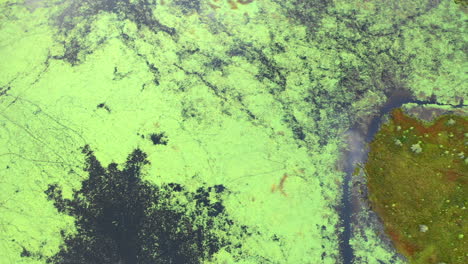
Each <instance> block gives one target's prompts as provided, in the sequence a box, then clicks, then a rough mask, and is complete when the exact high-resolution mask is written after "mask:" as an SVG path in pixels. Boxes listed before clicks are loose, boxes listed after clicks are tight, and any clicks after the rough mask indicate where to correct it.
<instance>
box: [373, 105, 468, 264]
mask: <svg viewBox="0 0 468 264" xmlns="http://www.w3.org/2000/svg"><path fill="white" fill-rule="evenodd" d="M411 127H413V129H411ZM398 128H400V129H398ZM405 131H408V132H406V133H405ZM467 131H468V118H467V117H461V116H456V115H444V116H440V117H439V118H437V119H436V120H434V121H433V122H432V123H431V124H425V123H423V122H421V121H419V120H417V119H415V118H412V117H410V116H407V115H405V114H404V113H403V111H402V110H401V109H397V110H394V112H393V113H392V118H391V120H390V121H389V123H387V124H385V125H383V126H382V128H381V130H380V131H379V133H378V134H377V135H376V137H375V139H374V141H373V142H371V144H370V153H369V159H368V162H367V164H366V166H365V168H366V172H367V177H368V184H369V192H370V196H369V198H370V201H371V204H372V207H373V209H374V210H375V211H376V212H377V213H378V214H379V216H380V217H381V219H382V220H383V222H384V226H385V231H386V233H387V234H388V235H389V236H390V237H391V238H392V240H393V242H394V244H395V246H396V248H397V249H398V250H399V251H400V252H401V253H402V254H403V255H405V256H406V257H407V259H408V260H409V262H410V263H434V264H435V263H441V262H442V263H454V264H455V263H460V264H462V263H467V261H468V256H467V255H466V252H468V242H467V241H466V239H465V236H464V234H466V233H467V232H468V226H467V225H466V224H464V223H465V222H466V218H467V216H468V213H467V211H466V203H467V199H466V197H467V196H466V193H467V189H468V187H467V181H468V164H467V163H466V162H464V155H460V153H466V151H467V146H466V144H464V141H465V134H466V132H467ZM396 140H398V142H401V145H402V146H398V145H397V144H395V141H396ZM421 146H423V148H422V151H421ZM440 146H443V147H442V148H441V147H440ZM452 154H453V155H452ZM460 234H461V236H460Z"/></svg>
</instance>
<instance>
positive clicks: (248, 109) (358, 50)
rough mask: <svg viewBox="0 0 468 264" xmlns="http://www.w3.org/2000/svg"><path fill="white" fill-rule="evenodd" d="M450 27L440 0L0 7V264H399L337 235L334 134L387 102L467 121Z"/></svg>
mask: <svg viewBox="0 0 468 264" xmlns="http://www.w3.org/2000/svg"><path fill="white" fill-rule="evenodd" d="M465 23H466V7H465V6H464V5H463V4H462V3H456V2H454V1H450V0H445V1H432V0H419V1H408V2H407V1H396V0H395V1H393V0H390V1H380V0H370V1H357V0H356V1H355V0H337V1H329V0H313V1H302V0H292V1H277V0H268V1H257V0H248V1H241V0H133V1H103V0H94V1H81V0H64V1H63V0H26V1H23V0H2V1H0V57H1V60H0V190H1V191H0V227H1V228H0V259H1V261H0V262H1V263H70V262H74V263H391V262H392V261H393V262H395V263H404V260H403V258H400V257H399V255H398V253H397V251H396V250H395V248H394V247H392V246H391V245H390V244H389V243H387V242H386V241H385V238H383V237H381V236H379V235H378V229H377V228H375V227H372V226H368V225H363V226H365V228H363V229H359V230H358V229H355V228H354V227H353V224H352V220H353V216H352V211H349V210H348V209H347V208H349V207H350V206H352V205H353V202H352V201H351V200H348V199H347V198H346V197H347V196H348V195H347V192H348V193H349V194H352V192H353V190H354V189H353V187H350V189H349V190H347V189H346V188H348V187H346V186H348V181H349V178H347V177H348V176H346V175H349V173H348V172H349V170H350V169H351V168H352V166H351V164H353V162H355V161H357V160H359V159H360V158H357V159H355V158H350V157H351V156H349V157H348V158H349V160H348V161H347V162H346V164H348V165H346V166H345V168H343V166H342V165H340V164H342V162H343V156H342V154H341V153H343V151H344V150H346V149H347V148H349V144H348V143H349V142H348V141H347V139H346V138H345V137H344V136H343V135H344V133H345V132H346V131H349V130H350V129H353V128H356V129H357V130H355V131H359V132H358V134H357V135H358V136H359V137H362V136H363V135H364V134H366V132H364V131H367V129H368V127H369V125H370V127H371V128H370V130H372V128H373V127H376V128H377V127H378V125H375V124H378V121H375V122H377V123H374V122H372V121H371V119H372V118H373V117H374V116H377V117H380V116H381V115H379V111H380V109H385V108H386V107H387V106H388V103H387V102H389V101H392V100H393V99H392V98H394V97H392V95H394V94H395V91H402V94H404V95H405V96H407V97H405V98H412V100H416V101H417V100H419V101H425V102H431V103H434V104H439V105H445V107H449V108H450V107H451V106H459V107H460V108H465V107H466V106H465V105H464V103H463V100H464V99H465V98H466V97H467V91H468V89H466V87H465V86H464V83H465V66H466V60H465V56H466V49H465V46H466V41H465V38H464V35H465V34H464V33H465V30H466V29H465V28H466V27H465ZM405 100H406V99H405ZM376 120H377V119H376ZM357 155H362V154H357ZM356 157H357V156H356ZM359 157H361V156H359ZM362 157H363V156H362ZM343 188H344V189H343ZM343 197H344V198H343ZM370 213H372V212H370ZM362 217H364V216H362Z"/></svg>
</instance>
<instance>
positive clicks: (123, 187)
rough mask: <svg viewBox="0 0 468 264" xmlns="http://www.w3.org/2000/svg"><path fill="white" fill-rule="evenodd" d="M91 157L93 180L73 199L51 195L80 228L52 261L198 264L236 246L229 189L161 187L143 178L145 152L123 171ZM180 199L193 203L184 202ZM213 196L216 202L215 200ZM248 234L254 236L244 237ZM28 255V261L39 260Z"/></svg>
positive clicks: (57, 192) (55, 191)
mask: <svg viewBox="0 0 468 264" xmlns="http://www.w3.org/2000/svg"><path fill="white" fill-rule="evenodd" d="M83 154H84V155H85V156H86V168H85V171H86V172H87V173H88V174H89V178H88V179H87V180H85V181H83V182H82V187H81V189H80V190H78V191H75V192H74V194H73V198H72V199H67V198H63V195H62V190H61V188H60V186H58V185H57V184H55V185H49V187H48V189H47V190H46V191H45V193H46V194H47V197H48V199H49V200H51V201H52V202H53V203H54V206H55V207H56V208H57V210H58V211H59V212H60V213H63V214H67V215H70V216H73V217H74V218H75V225H76V230H77V233H76V234H71V235H69V234H66V233H65V232H63V231H62V232H61V235H62V237H63V239H64V242H65V244H64V245H62V246H61V247H60V251H59V252H58V253H57V254H55V255H54V256H52V257H50V258H48V259H47V262H48V263H87V264H94V263H96V264H98V263H99V264H107V263H109V264H110V263H112V264H115V263H120V264H135V263H143V264H146V263H148V264H150V263H163V264H164V263H168V264H169V263H195V264H196V263H202V262H203V261H206V260H209V259H210V258H211V256H212V255H213V254H214V253H216V252H217V251H218V250H219V249H220V248H222V247H224V246H228V245H231V243H232V242H230V241H227V240H226V238H225V237H229V236H232V235H233V233H231V232H230V229H229V228H230V227H232V226H236V223H235V222H234V221H232V220H231V219H229V217H228V215H227V214H226V211H225V208H224V205H223V202H222V199H221V198H222V197H221V196H220V195H221V193H224V192H228V190H227V189H226V188H225V187H224V186H222V185H214V186H210V187H200V188H198V189H196V191H194V192H191V191H188V190H187V189H186V187H185V186H183V185H182V184H178V183H169V184H163V185H161V186H156V185H153V184H151V183H149V182H147V181H145V180H143V179H142V169H143V167H144V166H145V165H147V164H149V161H148V160H147V155H146V154H145V153H144V152H142V151H141V150H139V149H135V150H134V151H133V152H132V153H131V154H130V155H129V156H128V158H127V161H126V163H125V165H124V167H123V168H122V169H119V166H118V165H117V164H116V163H111V164H109V165H108V166H107V168H104V167H103V166H102V165H101V163H100V162H99V161H98V160H97V159H96V157H95V156H94V154H93V152H92V151H91V150H90V148H89V147H88V146H86V147H85V148H84V149H83ZM176 194H177V195H182V196H185V198H186V199H185V200H187V201H188V202H179V201H178V200H177V199H176V196H175V195H176ZM213 195H214V197H216V202H212V201H211V199H210V197H213ZM242 227H243V228H244V227H245V229H246V230H248V229H249V228H248V227H246V226H242ZM240 229H241V228H240V226H239V230H240ZM215 232H219V233H223V235H222V236H219V235H217V233H215ZM243 234H248V232H243V233H241V234H238V237H242V236H243ZM232 246H240V245H232ZM24 252H26V253H24V254H22V256H23V257H25V258H28V257H31V256H34V255H32V254H31V253H28V251H27V250H25V251H24Z"/></svg>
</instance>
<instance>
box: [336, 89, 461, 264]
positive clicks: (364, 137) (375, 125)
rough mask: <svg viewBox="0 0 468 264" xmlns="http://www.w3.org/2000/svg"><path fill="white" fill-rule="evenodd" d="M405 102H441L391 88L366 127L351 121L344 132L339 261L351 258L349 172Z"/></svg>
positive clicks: (350, 175) (365, 154)
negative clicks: (344, 147)
mask: <svg viewBox="0 0 468 264" xmlns="http://www.w3.org/2000/svg"><path fill="white" fill-rule="evenodd" d="M407 103H415V104H418V105H428V104H432V105H434V104H435V105H443V104H440V103H437V102H436V99H435V98H432V99H431V100H428V101H421V100H416V99H415V98H414V97H413V96H412V95H411V93H409V92H407V91H404V90H397V91H394V92H393V93H392V94H391V95H390V96H388V100H387V102H386V103H385V104H384V105H383V106H382V107H381V108H380V110H379V113H378V114H377V115H376V116H374V117H373V118H372V119H371V121H370V123H369V125H368V126H367V128H365V129H363V128H362V127H360V126H359V124H355V125H354V126H353V127H351V128H350V129H349V130H348V131H347V132H346V133H345V136H346V138H347V143H348V149H347V150H346V151H345V152H344V164H343V170H344V172H345V173H346V175H345V178H344V181H343V196H342V200H341V208H340V218H341V224H342V226H343V232H342V233H341V237H340V251H341V258H342V260H343V264H352V263H353V259H354V258H355V255H354V252H353V248H352V247H351V245H350V243H349V242H350V239H351V235H352V233H351V223H352V216H353V214H354V213H355V212H354V209H353V205H352V201H351V194H352V193H351V191H350V183H351V177H352V174H353V172H354V170H355V168H356V166H357V164H362V163H364V162H365V160H366V159H367V151H368V150H367V148H366V145H367V144H368V143H370V142H371V141H372V140H373V138H374V136H375V134H376V133H377V132H378V130H379V128H380V125H381V123H382V121H383V120H382V119H383V118H384V116H385V115H387V114H388V113H390V112H391V111H392V110H393V109H396V108H399V107H401V106H403V105H404V104H407ZM450 106H451V107H453V108H462V107H466V106H468V105H465V104H463V100H462V101H461V102H460V104H459V105H455V106H453V105H450Z"/></svg>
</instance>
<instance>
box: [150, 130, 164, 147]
mask: <svg viewBox="0 0 468 264" xmlns="http://www.w3.org/2000/svg"><path fill="white" fill-rule="evenodd" d="M149 138H150V140H151V142H153V144H154V145H167V142H168V140H167V137H166V135H165V134H164V132H162V133H152V134H150V137H149Z"/></svg>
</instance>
